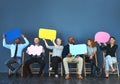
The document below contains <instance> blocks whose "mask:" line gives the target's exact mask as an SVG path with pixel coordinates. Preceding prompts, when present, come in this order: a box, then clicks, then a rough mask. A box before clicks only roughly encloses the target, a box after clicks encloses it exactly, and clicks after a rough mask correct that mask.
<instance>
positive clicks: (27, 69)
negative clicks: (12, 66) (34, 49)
mask: <svg viewBox="0 0 120 84" xmlns="http://www.w3.org/2000/svg"><path fill="white" fill-rule="evenodd" d="M33 62H34V58H33V57H31V58H30V59H29V60H27V61H26V62H25V66H26V72H27V75H30V76H32V72H31V69H30V64H32V63H33Z"/></svg>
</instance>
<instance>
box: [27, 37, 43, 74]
mask: <svg viewBox="0 0 120 84" xmlns="http://www.w3.org/2000/svg"><path fill="white" fill-rule="evenodd" d="M34 43H35V45H31V46H30V47H28V48H27V53H28V54H29V55H30V59H29V60H27V61H26V62H25V66H26V72H27V75H29V76H32V72H31V69H30V65H31V64H33V63H36V62H37V63H39V66H40V71H39V76H41V74H42V72H43V69H44V67H45V60H44V52H45V51H44V49H43V47H42V46H41V45H39V43H40V40H39V38H34ZM35 47H36V49H35ZM30 48H33V49H35V50H30ZM35 52H37V53H35Z"/></svg>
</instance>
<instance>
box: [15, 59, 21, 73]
mask: <svg viewBox="0 0 120 84" xmlns="http://www.w3.org/2000/svg"><path fill="white" fill-rule="evenodd" d="M16 62H17V63H16V69H15V70H14V71H13V73H17V72H18V70H19V69H20V67H21V57H17V58H16Z"/></svg>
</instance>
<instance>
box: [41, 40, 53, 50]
mask: <svg viewBox="0 0 120 84" xmlns="http://www.w3.org/2000/svg"><path fill="white" fill-rule="evenodd" d="M43 41H44V42H45V46H46V47H47V48H48V49H53V48H54V46H49V45H48V43H47V41H46V40H45V39H43Z"/></svg>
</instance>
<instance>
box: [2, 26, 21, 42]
mask: <svg viewBox="0 0 120 84" xmlns="http://www.w3.org/2000/svg"><path fill="white" fill-rule="evenodd" d="M4 34H5V35H6V40H7V41H13V40H15V39H16V38H19V37H21V32H20V29H19V28H14V29H12V30H10V31H7V32H5V33H4Z"/></svg>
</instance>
